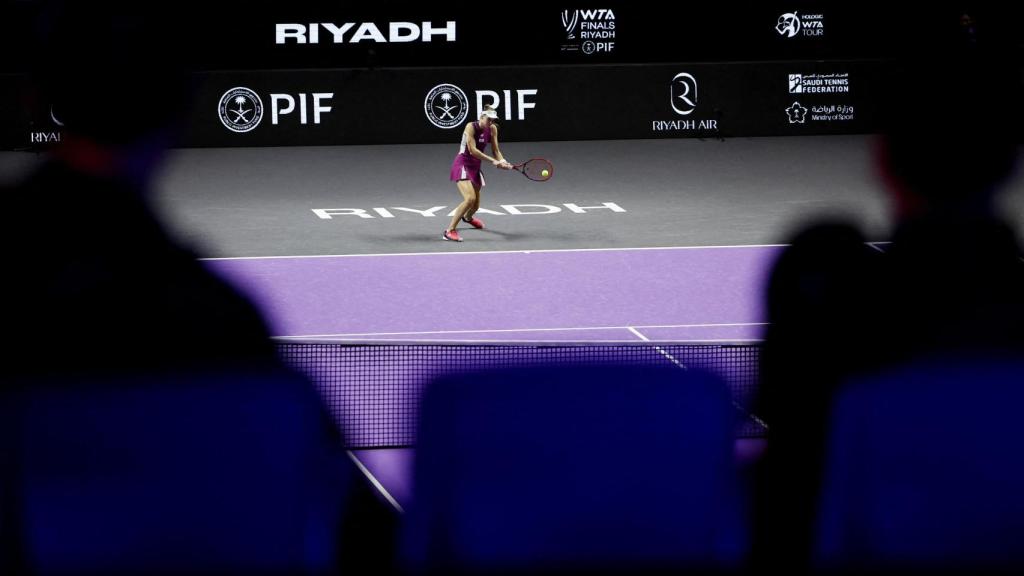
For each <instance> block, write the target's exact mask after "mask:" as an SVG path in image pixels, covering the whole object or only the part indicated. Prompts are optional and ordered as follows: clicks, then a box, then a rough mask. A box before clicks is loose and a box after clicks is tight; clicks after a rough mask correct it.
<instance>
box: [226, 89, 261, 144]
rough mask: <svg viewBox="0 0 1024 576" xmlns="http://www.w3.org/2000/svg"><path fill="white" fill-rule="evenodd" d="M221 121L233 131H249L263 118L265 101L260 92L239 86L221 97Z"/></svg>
mask: <svg viewBox="0 0 1024 576" xmlns="http://www.w3.org/2000/svg"><path fill="white" fill-rule="evenodd" d="M217 112H218V113H219V114H220V121H221V123H222V124H224V127H225V128H227V129H228V130H231V131H232V132H238V133H243V132H249V131H250V130H252V129H253V128H255V127H257V126H259V124H260V120H262V119H263V101H262V100H260V97H259V95H258V94H256V93H255V92H253V91H252V90H249V89H248V88H243V87H241V86H238V87H236V88H232V89H230V90H228V91H227V92H225V93H224V95H223V96H221V97H220V104H218V105H217Z"/></svg>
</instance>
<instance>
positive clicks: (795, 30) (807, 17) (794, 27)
mask: <svg viewBox="0 0 1024 576" xmlns="http://www.w3.org/2000/svg"><path fill="white" fill-rule="evenodd" d="M775 31H776V32H778V33H779V36H782V37H784V38H795V37H797V36H801V37H808V36H823V35H824V34H825V17H824V16H823V15H821V14H799V13H797V12H787V13H785V14H783V15H782V16H779V19H778V20H777V21H776V22H775Z"/></svg>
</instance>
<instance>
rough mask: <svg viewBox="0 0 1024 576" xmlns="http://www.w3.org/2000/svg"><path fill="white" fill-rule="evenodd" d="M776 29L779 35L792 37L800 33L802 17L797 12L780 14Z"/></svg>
mask: <svg viewBox="0 0 1024 576" xmlns="http://www.w3.org/2000/svg"><path fill="white" fill-rule="evenodd" d="M775 31H776V32H778V33H779V36H785V37H786V38H792V37H794V36H796V35H797V34H799V33H800V17H799V16H797V14H796V12H788V13H786V14H783V15H782V16H779V22H778V24H776V25H775Z"/></svg>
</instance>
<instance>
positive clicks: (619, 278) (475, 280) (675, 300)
mask: <svg viewBox="0 0 1024 576" xmlns="http://www.w3.org/2000/svg"><path fill="white" fill-rule="evenodd" d="M779 250H780V247H778V246H729V247H696V248H643V249H595V250H547V251H517V252H477V253H473V252H468V253H467V252H459V253H440V254H437V253H433V254H394V255H359V256H317V257H295V258H289V257H272V258H235V259H210V260H206V265H207V266H208V267H209V268H210V269H211V270H213V271H214V272H216V273H217V274H218V275H220V276H221V277H223V278H226V279H227V280H228V281H229V282H231V283H232V284H234V285H235V286H236V287H238V288H239V289H240V290H242V291H243V292H245V293H247V294H248V295H249V296H250V298H252V299H253V300H254V301H255V302H256V303H257V305H258V306H259V307H260V308H261V309H262V310H263V312H264V313H265V314H266V316H267V318H268V319H269V321H270V324H271V329H272V331H273V333H274V335H275V336H278V337H285V338H311V339H318V340H341V341H345V340H355V341H367V340H403V341H408V340H444V341H460V340H471V341H474V342H479V341H517V340H528V341H537V340H543V341H567V342H568V341H572V342H598V341H636V340H651V341H676V342H679V341H745V340H756V339H758V338H759V337H760V333H761V329H762V328H763V324H762V323H763V321H764V316H763V312H762V303H761V296H760V295H761V293H762V291H761V286H762V284H763V281H764V278H765V276H766V274H767V272H768V270H769V268H770V266H771V264H772V262H773V261H774V258H775V257H776V256H777V254H778V253H779Z"/></svg>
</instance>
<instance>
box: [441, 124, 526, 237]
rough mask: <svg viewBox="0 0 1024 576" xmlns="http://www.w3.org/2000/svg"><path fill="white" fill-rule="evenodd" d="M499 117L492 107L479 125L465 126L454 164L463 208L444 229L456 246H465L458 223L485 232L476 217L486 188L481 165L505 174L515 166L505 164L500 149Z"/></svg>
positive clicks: (461, 207)
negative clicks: (489, 148) (490, 150)
mask: <svg viewBox="0 0 1024 576" xmlns="http://www.w3.org/2000/svg"><path fill="white" fill-rule="evenodd" d="M497 117H498V113H497V112H495V111H494V108H493V107H491V106H485V107H484V109H483V111H482V112H481V113H480V119H479V120H478V121H476V122H470V123H469V124H466V128H465V130H463V131H462V143H461V144H459V153H458V154H456V155H455V161H454V162H452V175H451V179H452V182H455V186H456V187H457V188H458V189H459V193H460V194H462V204H459V205H458V207H457V208H455V214H453V215H452V221H451V223H450V224H449V225H448V228H447V229H445V231H444V234H442V236H441V237H442V238H444V239H445V240H451V241H453V242H462V236H459V232H458V231H457V230H456V229H455V228H456V227H457V226H458V225H459V220H462V221H463V222H465V223H467V224H469V225H470V226H472V227H473V228H477V229H480V228H483V227H484V223H483V222H481V221H480V219H479V218H475V217H474V216H473V214H475V213H476V211H477V210H478V209H479V208H480V189H481V188H483V187H484V185H485V184H486V182H485V181H484V175H483V172H482V171H481V170H480V164H481V162H482V161H483V160H487V161H488V162H490V163H491V164H493V165H494V166H496V167H498V168H501V169H503V170H511V169H512V165H511V164H509V163H508V162H506V161H505V158H504V156H502V155H501V147H500V146H499V145H498V125H497V123H495V122H494V120H495V119H496V118H497ZM488 144H490V145H491V146H492V147H493V148H494V156H493V157H492V156H488V155H487V153H486V152H485V150H487V145H488Z"/></svg>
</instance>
